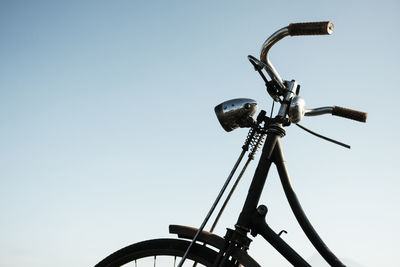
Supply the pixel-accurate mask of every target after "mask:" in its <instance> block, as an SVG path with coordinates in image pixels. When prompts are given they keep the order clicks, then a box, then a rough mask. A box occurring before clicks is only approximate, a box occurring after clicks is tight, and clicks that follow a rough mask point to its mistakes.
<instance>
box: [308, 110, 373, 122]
mask: <svg viewBox="0 0 400 267" xmlns="http://www.w3.org/2000/svg"><path fill="white" fill-rule="evenodd" d="M323 114H332V115H333V116H338V117H343V118H347V119H351V120H355V121H360V122H366V121H367V115H368V113H366V112H362V111H358V110H354V109H349V108H343V107H339V106H333V107H321V108H314V109H309V110H305V112H304V116H319V115H323Z"/></svg>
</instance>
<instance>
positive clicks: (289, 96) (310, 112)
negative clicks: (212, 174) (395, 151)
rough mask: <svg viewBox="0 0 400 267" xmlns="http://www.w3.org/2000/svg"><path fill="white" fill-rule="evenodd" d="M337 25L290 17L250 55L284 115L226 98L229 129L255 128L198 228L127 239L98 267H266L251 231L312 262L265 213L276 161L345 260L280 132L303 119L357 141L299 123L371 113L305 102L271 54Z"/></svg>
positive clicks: (292, 258)
mask: <svg viewBox="0 0 400 267" xmlns="http://www.w3.org/2000/svg"><path fill="white" fill-rule="evenodd" d="M333 29H334V26H333V23H331V22H329V21H326V22H308V23H291V24H289V25H288V26H287V27H283V28H281V29H280V30H278V31H276V32H275V33H274V34H272V35H271V36H270V37H269V38H268V39H267V40H266V41H265V42H264V44H263V46H262V50H261V54H260V60H258V59H256V58H255V57H253V56H248V59H249V61H250V62H251V64H252V65H253V66H254V68H255V70H256V71H257V72H258V73H259V74H260V76H261V78H262V79H263V81H264V82H265V85H266V90H267V92H268V94H269V95H270V96H271V97H272V99H273V102H272V103H273V105H272V106H274V103H275V102H276V103H279V104H280V108H279V111H278V112H277V115H276V116H274V117H273V116H272V114H273V113H272V110H273V107H272V110H271V115H270V116H267V113H266V111H264V110H261V111H260V112H259V114H258V116H257V117H256V119H254V118H253V115H254V114H255V113H256V111H257V102H256V101H255V100H252V99H247V98H240V99H233V100H229V101H225V102H223V103H221V104H219V105H217V106H216V107H215V113H216V115H217V118H218V120H219V122H220V123H221V126H222V127H223V128H224V129H225V130H226V131H228V132H229V131H232V130H234V129H236V128H239V127H240V128H250V130H249V133H248V136H247V138H246V141H245V144H244V145H243V146H242V152H241V154H240V156H239V158H238V160H237V161H236V163H235V165H234V167H233V169H232V171H231V173H230V174H229V176H228V178H227V180H226V181H225V183H224V185H223V187H222V189H221V191H220V192H219V194H218V196H217V198H216V200H215V201H214V203H213V205H212V207H211V209H210V211H209V212H208V214H207V216H206V218H205V219H204V221H203V223H202V224H201V226H200V227H199V228H198V229H196V228H191V227H187V226H181V225H170V226H169V232H170V233H171V234H177V235H178V238H177V239H154V240H148V241H143V242H139V243H136V244H133V245H130V246H127V247H125V248H122V249H121V250H118V251H117V252H114V253H112V254H111V255H110V256H108V257H106V258H105V259H103V260H102V261H101V262H99V263H98V264H97V265H96V267H106V266H121V265H124V264H127V263H133V264H134V266H137V265H138V264H144V266H147V265H150V264H151V265H154V266H156V264H159V263H160V262H161V263H162V264H166V263H169V264H173V266H176V264H177V263H178V266H182V265H183V264H184V263H185V264H187V263H189V260H190V265H192V266H196V265H200V264H201V265H203V266H215V267H216V266H246V267H248V266H250V267H255V266H260V265H259V264H258V263H257V262H256V261H255V260H254V259H253V258H251V257H250V256H249V254H248V253H247V252H248V250H249V247H250V243H251V241H252V240H251V239H250V238H249V237H248V235H249V234H251V235H252V236H253V237H256V236H257V235H261V236H262V237H263V238H264V239H265V240H266V241H267V242H268V243H270V244H271V245H272V246H273V247H274V248H275V249H276V250H277V251H278V252H279V253H280V254H281V255H282V256H284V257H285V258H286V259H287V260H288V261H289V262H290V263H291V264H292V265H294V266H310V265H309V264H308V263H307V262H306V261H305V260H304V259H303V258H302V257H301V256H300V255H299V254H298V253H297V252H296V251H294V250H293V249H292V248H291V247H290V246H289V245H288V244H287V243H286V242H285V241H284V240H283V239H282V238H281V237H280V235H281V233H282V232H283V231H281V232H280V233H278V234H277V233H275V232H274V231H273V230H272V229H271V228H270V227H269V226H268V224H267V223H266V220H265V217H266V214H267V207H266V206H264V205H259V206H258V203H259V199H260V196H261V193H262V191H263V188H264V183H265V181H266V179H267V176H268V172H269V169H270V166H271V165H272V163H274V164H275V165H276V167H277V170H278V174H279V177H280V180H281V183H282V186H283V189H284V192H285V195H286V198H287V200H288V202H289V204H290V207H291V209H292V211H293V213H294V215H295V217H296V219H297V221H298V223H299V225H300V226H301V228H302V229H303V231H304V233H305V234H306V236H307V237H308V239H309V240H310V242H311V243H312V244H313V246H314V247H315V248H316V250H317V251H318V252H319V253H320V254H321V256H322V257H323V258H324V259H325V260H326V262H327V263H328V264H329V265H331V266H345V265H344V264H343V263H342V262H341V261H340V260H339V259H338V258H337V257H336V256H335V255H334V254H333V253H332V252H331V251H330V249H329V248H328V247H327V246H326V245H325V244H324V242H323V241H322V239H321V238H320V237H319V235H318V233H317V232H316V231H315V230H314V228H313V226H312V225H311V223H310V222H309V220H308V219H307V217H306V215H305V213H304V212H303V209H302V207H301V205H300V203H299V200H298V199H297V196H296V194H295V192H294V190H293V188H292V186H291V183H290V180H289V174H288V171H287V168H286V164H285V161H284V156H283V151H282V147H281V143H280V139H281V138H282V137H283V136H285V134H286V131H285V127H288V126H290V125H292V124H296V125H298V126H299V127H301V128H302V129H304V130H306V131H308V132H309V133H311V134H314V135H316V136H318V137H321V138H323V139H325V140H328V141H331V142H333V143H336V144H339V145H342V146H345V147H348V148H350V147H349V146H348V145H346V144H343V143H340V142H338V141H335V140H333V139H330V138H327V137H324V136H322V135H319V134H317V133H314V132H312V131H310V130H308V129H307V128H305V127H303V126H301V125H300V124H298V123H299V122H300V121H301V120H302V118H303V117H304V116H318V115H323V114H332V115H335V116H340V117H344V118H348V119H352V120H356V121H360V122H366V119H367V113H364V112H361V111H356V110H351V109H347V108H342V107H338V106H330V107H320V108H315V109H306V108H305V101H304V100H303V99H302V98H301V97H300V96H299V93H300V86H299V85H298V84H297V83H296V81H295V80H291V81H286V80H283V79H282V78H281V77H280V75H279V74H278V72H277V71H276V69H275V68H274V66H273V65H272V63H271V62H270V60H269V58H268V52H269V50H270V48H271V47H272V46H273V45H275V44H276V43H277V42H278V41H279V40H281V39H282V38H284V37H286V36H289V35H290V36H298V35H325V34H328V35H329V34H332V33H333ZM263 70H264V71H265V72H266V73H267V74H268V76H269V77H270V80H268V79H267V78H266V76H265V75H264V72H263ZM263 143H264V145H263V148H262V153H261V156H260V159H259V162H258V165H257V167H256V170H255V173H254V176H253V179H252V182H251V185H250V188H249V191H248V194H247V197H246V200H245V202H244V205H243V208H242V211H241V213H240V215H239V217H238V219H237V223H236V224H235V227H234V229H227V232H226V235H225V236H224V237H220V236H218V235H215V234H213V233H212V232H213V230H214V228H215V226H216V224H217V223H218V220H219V218H220V216H221V214H222V212H223V211H224V209H225V207H226V205H227V203H228V201H229V199H230V197H231V196H232V194H233V192H234V191H235V188H236V186H237V185H238V183H239V181H240V179H241V177H242V176H243V173H244V172H245V170H246V169H247V166H248V165H249V163H250V161H251V160H253V159H254V155H255V153H256V152H257V150H258V149H259V148H260V147H261V146H262V144H263ZM247 152H248V153H249V154H248V159H247V161H246V163H245V164H244V166H243V168H242V170H241V172H240V173H239V175H238V177H237V178H236V180H235V182H234V184H233V186H232V188H231V190H230V192H229V193H228V195H227V197H226V199H225V201H224V203H223V204H222V207H221V209H220V211H219V213H218V215H217V216H216V219H215V221H214V223H213V225H212V227H211V229H210V231H209V232H207V231H204V227H205V225H206V224H207V222H208V221H209V219H210V216H211V215H212V213H213V212H214V211H215V208H216V206H217V204H218V203H219V201H220V200H221V198H222V196H223V194H224V193H225V191H226V188H227V186H228V185H229V183H230V182H231V180H232V178H233V175H234V173H235V172H236V170H237V169H238V166H239V164H240V162H241V161H242V159H243V157H244V155H245V154H246V153H247ZM164 256H172V259H171V260H170V261H169V262H167V258H164ZM178 258H179V259H178ZM140 266H143V265H140Z"/></svg>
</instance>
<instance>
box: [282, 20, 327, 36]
mask: <svg viewBox="0 0 400 267" xmlns="http://www.w3.org/2000/svg"><path fill="white" fill-rule="evenodd" d="M333 29H334V25H333V23H332V22H330V21H321V22H302V23H290V24H289V35H290V36H296V35H323V34H332V33H333Z"/></svg>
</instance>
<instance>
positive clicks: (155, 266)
mask: <svg viewBox="0 0 400 267" xmlns="http://www.w3.org/2000/svg"><path fill="white" fill-rule="evenodd" d="M156 257H157V256H154V267H156Z"/></svg>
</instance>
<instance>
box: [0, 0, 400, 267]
mask: <svg viewBox="0 0 400 267" xmlns="http://www.w3.org/2000/svg"><path fill="white" fill-rule="evenodd" d="M399 11H400V4H399V2H397V1H388V0H385V1H375V0H374V1H335V2H332V1H330V2H328V1H304V2H301V3H300V2H298V1H275V2H268V1H251V2H250V1H249V2H246V3H244V2H242V1H219V2H214V1H202V2H189V1H35V2H33V1H1V2H0V34H1V35H0V36H1V42H0V125H1V131H0V147H1V150H0V214H1V215H0V266H7V267H8V266H11V267H13V266H27V265H30V266H54V265H55V264H56V265H57V266H91V265H94V264H95V263H96V262H97V261H98V260H100V259H101V258H102V257H104V256H106V255H107V254H109V253H110V252H112V251H114V250H116V249H119V248H121V247H123V246H125V245H128V244H131V243H134V242H137V241H141V240H144V239H150V238H155V237H160V236H163V237H165V236H168V227H167V226H168V224H170V223H179V224H185V225H191V226H198V225H200V223H201V221H202V219H203V217H204V216H205V215H206V213H207V211H208V208H209V206H210V205H211V203H212V202H213V200H214V198H215V196H216V195H217V193H218V190H219V188H220V186H221V185H222V184H223V181H224V180H225V178H226V176H227V175H228V173H229V171H230V168H231V166H232V165H233V163H234V161H235V160H236V157H237V156H238V155H239V153H240V148H241V146H242V143H243V141H244V139H245V137H246V135H247V131H246V130H243V129H240V130H236V131H234V132H232V133H226V132H224V131H223V129H222V128H221V127H220V126H219V124H218V121H217V120H216V118H215V115H214V111H213V108H214V106H215V105H217V104H219V103H220V102H222V101H224V100H228V99H231V98H237V97H248V98H253V99H255V100H257V101H258V103H259V108H261V109H266V110H269V109H270V107H271V100H270V98H269V97H268V95H267V94H266V92H265V89H264V88H263V83H262V81H261V80H260V78H259V77H258V75H257V74H256V73H255V72H254V71H253V69H252V67H251V65H250V63H248V61H247V55H248V54H252V55H254V56H257V57H258V56H259V52H260V47H261V45H262V43H263V41H264V40H265V39H266V38H267V37H268V36H269V35H270V34H272V33H273V32H274V31H275V30H277V29H279V28H281V27H283V26H286V25H288V24H289V23H290V22H302V21H321V20H331V21H333V22H334V23H335V32H334V34H333V35H331V36H318V37H291V38H287V39H285V40H283V41H282V42H280V43H279V44H278V45H277V46H276V47H274V48H273V49H272V51H271V60H272V62H273V63H274V65H275V67H276V68H277V69H278V71H279V72H280V74H281V76H282V77H283V78H284V79H288V80H290V79H296V80H297V82H298V83H300V84H301V86H302V92H301V95H302V96H303V97H304V98H305V100H306V102H307V106H308V107H318V106H326V105H339V106H345V107H350V108H354V109H359V110H363V111H367V112H368V113H369V115H368V122H367V124H361V123H357V122H352V121H348V120H344V119H339V118H334V117H331V116H324V117H319V118H305V119H304V120H303V122H302V123H303V124H304V125H305V126H307V127H309V128H311V129H313V130H315V131H318V132H319V133H321V134H325V135H328V136H329V137H332V138H335V139H338V140H340V141H343V142H345V143H349V144H350V145H352V149H351V150H346V149H343V148H341V147H338V146H335V145H332V144H330V143H327V142H325V141H322V140H320V139H316V138H314V137H312V136H310V135H308V134H306V133H305V132H303V131H301V130H300V129H298V128H297V127H296V128H294V127H291V128H289V129H288V130H287V136H286V137H285V138H284V139H283V140H282V143H283V146H284V151H285V155H286V159H287V164H288V168H289V172H290V173H291V177H292V182H293V185H294V187H295V189H296V191H297V193H298V197H299V199H300V201H301V202H302V205H303V208H304V210H305V211H306V213H307V214H308V215H309V217H310V220H311V222H312V223H313V224H314V226H315V228H316V229H317V231H318V232H319V233H320V234H321V236H322V238H323V239H324V240H325V242H326V243H327V244H328V246H329V247H330V248H331V249H332V250H333V251H334V252H335V253H336V254H337V255H338V256H339V257H340V258H343V259H345V261H346V260H348V262H356V263H358V264H360V265H362V266H397V264H398V260H397V257H396V254H397V252H398V250H399V249H400V247H399V243H398V241H397V240H398V239H399V238H400V232H399V231H398V225H399V224H400V218H399V213H398V207H397V204H398V203H399V201H400V196H399V195H400V194H399V193H400V192H399V188H400V182H399V180H398V178H399V177H398V173H399V171H400V170H399V165H398V151H399V149H400V146H399V141H398V132H399V125H398V118H397V117H398V116H397V115H396V114H397V113H396V112H397V110H398V108H397V105H398V103H397V102H398V99H399V97H400V93H399V90H398V82H397V77H398V70H399V63H398V62H399V59H400V56H399V52H398V47H399V45H400V41H399V37H398V34H397V28H398V27H397V23H398V13H399ZM254 165H255V164H253V166H252V167H253V168H250V170H249V171H248V173H247V176H246V177H245V178H244V179H243V182H242V184H241V185H240V188H239V189H238V192H237V193H236V195H235V196H234V198H233V199H232V203H231V204H230V206H229V207H228V209H227V211H226V213H225V214H224V216H223V218H222V219H221V223H220V225H219V226H218V227H217V230H216V233H217V234H220V235H223V234H224V229H225V227H232V226H233V224H234V223H235V221H236V216H237V215H238V213H239V211H240V209H241V205H242V202H243V200H244V197H245V193H246V191H247V187H248V185H249V183H250V179H251V174H252V173H253V171H254ZM285 201H286V200H285V197H284V195H283V191H282V189H281V188H280V184H279V179H278V177H277V174H276V172H275V171H272V172H271V177H269V178H268V181H267V184H266V188H265V192H264V194H263V196H262V198H261V203H263V204H266V205H267V206H268V207H269V215H268V222H269V224H270V225H271V227H272V228H273V229H276V231H280V230H281V229H286V230H287V231H288V232H289V234H288V235H286V236H285V240H286V241H287V242H288V243H290V244H291V245H293V247H294V248H295V249H297V250H298V251H299V253H300V254H301V255H303V256H304V258H306V259H310V258H313V259H315V257H316V256H315V251H314V249H313V248H312V246H311V245H310V244H309V242H308V240H307V239H306V237H305V236H304V234H303V233H302V232H301V229H300V228H299V227H298V226H297V224H296V221H295V219H294V216H293V215H292V213H291V211H290V208H289V207H288V204H287V203H286V202H285ZM262 241H263V240H261V239H260V237H259V238H256V239H255V241H254V242H253V245H252V248H251V251H252V252H251V254H252V255H254V257H255V258H256V259H257V260H258V261H259V262H260V263H261V265H267V264H270V265H273V266H288V264H287V263H286V262H285V261H284V260H283V259H282V257H281V256H280V255H278V254H276V253H275V252H274V251H273V250H272V248H271V247H269V245H267V244H266V243H263V242H262ZM322 266H323V265H322Z"/></svg>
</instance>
